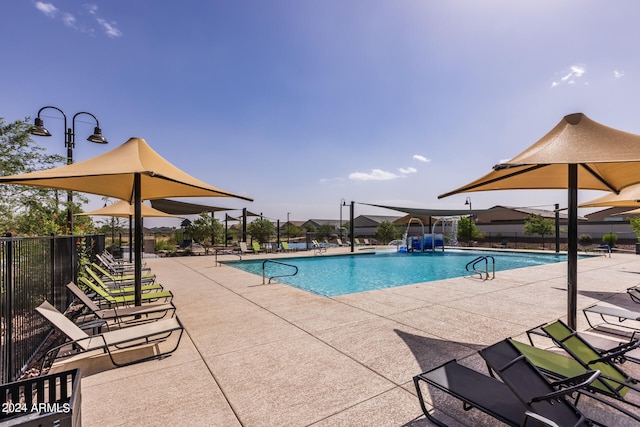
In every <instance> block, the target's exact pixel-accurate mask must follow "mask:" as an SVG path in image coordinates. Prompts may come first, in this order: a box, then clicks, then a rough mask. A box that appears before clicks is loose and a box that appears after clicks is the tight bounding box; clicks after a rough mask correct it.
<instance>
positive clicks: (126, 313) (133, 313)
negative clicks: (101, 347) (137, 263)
mask: <svg viewBox="0 0 640 427" xmlns="http://www.w3.org/2000/svg"><path fill="white" fill-rule="evenodd" d="M67 289H69V290H70V291H71V293H72V294H73V295H74V296H75V297H76V298H77V299H78V300H79V301H80V302H81V303H82V304H84V305H85V306H86V307H87V309H88V310H89V312H90V313H91V314H92V315H93V316H95V317H96V318H97V319H99V320H104V321H105V322H107V326H109V323H112V324H116V325H118V326H130V325H131V324H133V323H144V322H148V321H150V320H153V321H155V320H159V319H162V318H164V317H167V318H168V317H173V315H174V314H175V312H176V307H175V306H174V305H173V303H169V304H145V305H141V306H130V307H114V308H106V309H101V308H100V306H98V304H96V302H95V301H94V300H92V299H91V298H89V295H87V294H85V293H84V292H83V291H82V289H80V288H79V287H78V286H77V285H76V284H75V283H73V282H69V283H67Z"/></svg>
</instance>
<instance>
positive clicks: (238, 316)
mask: <svg viewBox="0 0 640 427" xmlns="http://www.w3.org/2000/svg"><path fill="white" fill-rule="evenodd" d="M346 252H348V249H347V248H331V249H329V252H328V253H329V254H337V253H346ZM298 254H299V255H304V256H307V255H313V251H308V252H304V253H298ZM290 255H291V254H284V256H290ZM282 256H283V255H281V254H278V255H273V254H266V255H262V254H261V255H246V256H245V257H244V258H245V259H253V258H257V257H263V258H273V259H277V258H279V257H282ZM219 259H220V260H223V259H227V260H232V259H237V257H233V256H220V257H219ZM145 261H146V263H147V265H148V266H149V267H151V269H152V271H153V272H154V273H156V275H157V280H158V282H159V283H162V284H163V286H165V288H167V289H170V290H171V291H172V292H173V293H174V295H175V297H174V303H175V305H176V307H177V314H178V317H179V318H180V320H181V321H182V323H183V324H184V326H185V334H184V335H183V338H182V341H181V343H180V347H179V348H178V350H177V351H176V352H175V353H174V354H173V355H172V356H170V357H168V358H165V359H162V360H156V361H150V362H144V363H140V364H136V365H132V366H128V367H123V368H117V369H109V370H105V371H102V372H99V373H96V374H93V375H89V376H86V377H84V378H83V379H82V421H83V424H84V425H87V426H131V425H138V426H143V425H147V426H153V425H189V426H200V425H202V426H271V425H273V426H322V427H324V426H361V425H362V426H364V425H367V426H368V425H375V426H402V425H412V426H427V425H432V424H431V423H430V422H428V421H427V420H426V419H425V417H424V416H423V415H422V411H421V410H420V406H419V403H418V399H417V397H416V393H415V389H414V386H413V382H412V378H413V376H414V375H416V374H418V373H420V372H423V371H425V370H428V369H431V368H433V367H436V366H438V365H440V364H442V363H443V362H445V361H448V360H450V359H454V358H455V359H458V360H459V361H461V363H464V364H467V365H469V366H473V367H475V368H477V369H481V368H483V362H482V361H481V360H480V358H479V356H478V355H477V350H479V349H480V348H482V347H485V346H487V345H490V344H493V343H495V342H497V341H500V340H502V339H504V338H507V337H514V338H519V339H521V340H524V339H526V337H525V336H524V333H525V331H526V330H527V329H530V328H532V327H535V326H537V325H539V324H542V323H545V322H549V321H552V320H555V319H557V318H565V316H566V306H567V293H566V274H567V273H566V270H567V266H566V263H565V262H562V263H556V264H549V265H545V266H538V267H529V268H525V269H518V270H511V271H505V272H497V273H496V277H495V279H493V280H487V281H482V280H479V279H474V278H470V277H462V278H457V279H447V280H441V281H437V282H430V283H424V284H417V285H408V286H401V287H396V288H390V289H383V290H376V291H369V292H362V293H357V294H351V295H343V296H337V297H331V298H327V297H322V296H319V295H315V294H312V293H309V292H306V291H302V290H299V289H296V288H294V287H291V286H288V285H283V284H279V283H276V284H269V285H262V278H261V277H258V276H255V275H252V274H249V273H245V272H243V271H240V270H237V269H234V268H232V267H228V266H215V265H214V257H213V256H193V257H176V258H150V259H145ZM638 283H640V257H639V256H637V255H634V254H625V253H614V254H613V256H612V257H610V258H609V257H606V256H598V257H594V258H590V259H581V260H579V261H578V289H579V290H578V292H579V294H578V310H579V312H578V329H579V330H585V329H587V326H588V325H587V323H586V320H585V318H584V316H583V315H582V312H581V309H582V308H585V307H587V306H589V305H592V304H594V303H596V302H599V301H604V304H609V305H616V306H621V307H625V308H628V309H633V310H636V311H637V310H640V304H636V303H634V302H632V301H631V299H630V298H629V297H628V296H627V295H626V292H625V290H626V288H628V287H630V286H634V285H637V284H638ZM634 365H635V364H633V363H625V365H624V369H625V371H628V372H629V373H633V374H634V376H636V377H640V370H638V372H637V373H635V372H636V371H635V370H637V367H638V365H635V366H634ZM639 412H640V410H639ZM435 413H436V415H437V416H438V417H440V418H442V419H444V420H445V422H447V423H448V424H450V425H469V426H471V425H495V424H496V422H495V420H493V419H488V418H485V417H483V416H482V415H481V414H479V413H478V411H469V412H463V411H462V410H461V405H460V404H459V403H458V402H455V401H453V399H447V400H446V401H445V402H443V403H442V405H440V404H438V405H437V409H436V412H435ZM448 416H453V417H454V418H456V419H457V420H458V421H455V420H452V419H448V418H447V417H448ZM615 422H616V424H617V425H621V423H622V420H620V419H616V420H615Z"/></svg>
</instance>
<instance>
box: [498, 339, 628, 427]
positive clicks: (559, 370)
mask: <svg viewBox="0 0 640 427" xmlns="http://www.w3.org/2000/svg"><path fill="white" fill-rule="evenodd" d="M509 342H510V343H511V344H513V346H514V347H516V348H517V349H518V351H520V352H521V353H522V354H524V355H525V356H526V357H527V359H529V361H531V363H533V364H534V365H535V366H536V367H538V369H540V370H541V371H542V372H544V373H545V374H546V375H548V376H550V377H552V378H556V379H563V378H570V377H574V376H577V375H581V374H583V373H584V372H585V371H587V370H591V369H595V370H599V371H600V377H599V378H598V379H597V380H596V381H594V382H593V383H592V384H591V385H590V386H589V391H590V392H593V393H598V394H602V395H604V396H608V397H612V398H614V399H616V400H617V401H620V402H623V403H626V404H629V405H631V406H634V407H636V408H640V404H639V403H637V402H635V401H633V400H630V399H626V398H625V396H626V395H627V394H628V393H629V392H630V391H631V390H635V391H640V388H639V387H638V386H637V385H636V384H637V380H636V379H634V378H632V377H630V376H629V375H627V374H626V373H624V372H623V371H622V370H621V369H620V368H618V367H617V366H615V365H614V364H613V363H610V362H607V361H599V362H595V363H591V364H589V366H588V367H586V366H585V365H583V364H582V363H581V362H580V361H578V360H576V359H575V358H573V357H570V356H569V357H568V356H565V355H563V354H558V353H555V352H553V351H549V350H545V349H542V348H537V347H533V346H530V345H528V344H524V343H522V342H519V341H514V340H509ZM593 393H591V394H590V397H591V398H593V399H598V400H601V399H600V398H598V397H597V396H596V395H595V394H593ZM639 420H640V419H639Z"/></svg>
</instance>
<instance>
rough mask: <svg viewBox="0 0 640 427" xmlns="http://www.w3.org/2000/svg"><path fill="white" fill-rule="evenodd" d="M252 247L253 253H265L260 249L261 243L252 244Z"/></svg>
mask: <svg viewBox="0 0 640 427" xmlns="http://www.w3.org/2000/svg"><path fill="white" fill-rule="evenodd" d="M251 247H252V248H253V253H255V254H257V253H259V252H264V249H262V248H261V247H260V243H258V242H251Z"/></svg>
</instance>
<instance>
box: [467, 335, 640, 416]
mask: <svg viewBox="0 0 640 427" xmlns="http://www.w3.org/2000/svg"><path fill="white" fill-rule="evenodd" d="M514 343H515V342H514V341H512V340H503V341H500V342H498V343H496V344H494V345H492V346H489V347H487V348H485V349H483V350H480V351H479V353H480V355H481V356H482V358H483V359H484V360H485V362H486V363H487V367H488V368H489V369H490V370H491V372H495V373H496V374H497V375H498V376H499V377H500V379H501V380H502V381H503V382H504V383H505V384H506V385H507V386H508V387H509V388H510V389H511V390H512V391H513V392H514V393H515V394H516V395H517V396H518V398H519V399H520V401H521V402H522V403H523V404H525V405H526V406H527V409H528V410H529V411H532V412H534V413H535V414H537V415H541V416H542V417H544V418H545V419H548V420H552V421H553V422H554V423H555V424H551V425H558V426H573V425H592V424H591V423H592V422H593V423H597V424H600V423H598V422H597V421H595V420H586V418H585V417H584V416H583V415H581V414H580V413H579V411H578V409H577V407H576V406H577V405H578V401H579V400H580V398H581V397H582V396H586V397H588V398H590V399H594V400H596V401H598V402H600V403H601V404H604V405H606V406H607V407H608V408H610V409H614V410H616V411H618V412H619V413H621V414H624V415H626V416H628V417H630V418H632V419H633V420H635V421H636V422H638V421H640V415H638V414H637V413H634V412H631V411H629V410H628V409H626V408H623V407H621V406H619V405H616V404H615V403H613V402H611V401H609V400H606V399H603V398H600V397H598V396H594V394H593V393H592V392H591V391H590V389H591V388H592V387H593V386H594V385H595V384H596V383H597V382H599V381H601V378H602V376H603V374H602V372H601V371H599V370H598V369H583V370H582V372H581V373H579V374H577V375H575V376H572V377H565V378H563V379H562V380H560V381H556V382H553V383H550V382H549V381H548V380H547V379H546V378H545V376H544V375H543V374H542V373H541V372H540V371H539V370H538V369H537V368H536V366H535V364H534V363H532V361H531V360H530V359H528V356H526V355H525V354H523V353H522V352H521V351H520V350H519V348H518V347H516V346H515V345H514ZM574 392H577V394H576V395H574V396H572V393H574ZM537 396H543V398H542V399H541V398H540V397H537ZM564 396H567V398H569V397H572V402H569V401H568V400H567V399H566V398H564ZM555 397H557V399H556V398H555ZM554 408H555V409H554ZM576 416H577V417H578V418H576ZM536 418H537V417H536ZM538 420H539V419H538ZM539 421H540V420H539ZM585 422H586V424H585ZM601 425H602V424H601Z"/></svg>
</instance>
